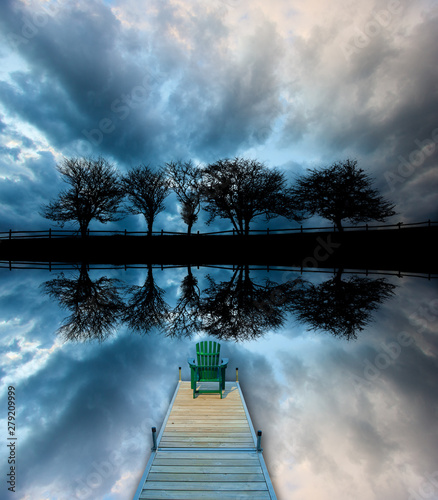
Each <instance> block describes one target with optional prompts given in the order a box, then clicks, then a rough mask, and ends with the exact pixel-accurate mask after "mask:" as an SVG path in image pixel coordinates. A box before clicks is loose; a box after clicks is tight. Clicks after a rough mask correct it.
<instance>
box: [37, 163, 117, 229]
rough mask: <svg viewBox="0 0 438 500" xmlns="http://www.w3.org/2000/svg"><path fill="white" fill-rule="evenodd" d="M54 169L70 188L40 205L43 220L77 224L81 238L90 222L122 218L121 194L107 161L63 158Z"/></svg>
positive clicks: (114, 171) (112, 169)
mask: <svg viewBox="0 0 438 500" xmlns="http://www.w3.org/2000/svg"><path fill="white" fill-rule="evenodd" d="M56 168H57V170H58V172H59V173H60V174H61V175H62V177H63V180H64V181H65V182H67V183H68V184H69V185H70V189H66V190H63V191H61V193H59V195H58V198H57V199H56V200H54V201H52V202H50V203H49V204H47V205H44V206H43V208H42V211H41V215H42V216H43V217H45V218H46V219H50V220H53V221H56V222H58V223H60V225H61V227H63V226H64V224H65V223H66V222H69V221H74V222H77V223H79V228H80V231H81V235H82V236H86V234H87V230H88V226H89V224H90V222H91V221H92V220H93V219H96V220H97V221H99V222H103V223H105V222H109V221H116V220H120V219H121V218H122V215H121V214H120V212H119V211H118V208H119V205H120V202H121V201H122V199H123V197H124V193H123V190H122V186H121V184H120V178H119V175H118V173H117V171H116V169H115V168H114V167H113V165H111V164H110V163H109V162H108V161H107V160H105V159H104V158H102V157H99V158H98V159H97V160H93V159H88V158H65V159H64V161H63V162H62V163H60V164H58V165H57V167H56Z"/></svg>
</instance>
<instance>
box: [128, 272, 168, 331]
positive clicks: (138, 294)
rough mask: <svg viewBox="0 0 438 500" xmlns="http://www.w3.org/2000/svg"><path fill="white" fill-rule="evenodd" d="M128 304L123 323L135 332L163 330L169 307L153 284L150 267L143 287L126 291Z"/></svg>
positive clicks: (161, 290)
mask: <svg viewBox="0 0 438 500" xmlns="http://www.w3.org/2000/svg"><path fill="white" fill-rule="evenodd" d="M127 292H128V303H127V304H126V305H125V307H124V311H123V321H124V322H126V324H127V325H128V326H129V327H130V328H132V330H134V331H136V332H142V333H146V332H148V331H149V330H150V329H151V328H154V327H155V328H163V327H164V322H165V320H166V319H167V317H168V314H169V306H168V304H167V303H166V302H165V301H164V300H163V296H164V294H165V292H164V290H163V289H162V288H160V287H158V286H157V285H156V284H155V281H154V276H153V272H152V265H151V264H149V265H148V273H147V276H146V280H145V282H144V284H143V286H132V287H129V288H128V290H127Z"/></svg>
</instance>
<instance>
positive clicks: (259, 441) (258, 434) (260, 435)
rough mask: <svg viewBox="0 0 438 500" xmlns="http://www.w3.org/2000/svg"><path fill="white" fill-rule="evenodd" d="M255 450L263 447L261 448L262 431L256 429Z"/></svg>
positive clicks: (260, 449)
mask: <svg viewBox="0 0 438 500" xmlns="http://www.w3.org/2000/svg"><path fill="white" fill-rule="evenodd" d="M257 451H263V448H262V431H257Z"/></svg>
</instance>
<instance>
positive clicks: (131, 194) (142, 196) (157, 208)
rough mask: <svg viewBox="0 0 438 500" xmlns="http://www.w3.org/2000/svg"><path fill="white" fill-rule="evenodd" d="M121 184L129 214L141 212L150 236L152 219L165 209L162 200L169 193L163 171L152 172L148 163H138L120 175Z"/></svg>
mask: <svg viewBox="0 0 438 500" xmlns="http://www.w3.org/2000/svg"><path fill="white" fill-rule="evenodd" d="M122 184H123V188H124V191H125V193H126V196H127V197H128V200H129V203H128V204H127V205H126V210H127V211H128V212H129V213H131V214H143V216H144V218H145V220H146V224H147V227H148V235H149V236H150V235H151V234H152V227H153V223H154V220H155V218H156V216H157V215H158V214H159V213H160V212H162V211H163V210H164V209H165V206H164V203H163V202H164V200H165V198H166V197H167V195H168V194H169V182H168V180H167V178H166V174H165V172H164V171H163V170H157V171H156V172H154V171H153V170H152V169H151V168H150V167H149V166H148V165H140V166H138V167H135V168H133V169H131V170H129V171H128V172H127V173H126V175H124V176H123V177H122Z"/></svg>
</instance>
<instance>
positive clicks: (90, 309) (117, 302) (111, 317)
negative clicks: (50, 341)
mask: <svg viewBox="0 0 438 500" xmlns="http://www.w3.org/2000/svg"><path fill="white" fill-rule="evenodd" d="M119 283H120V282H119V280H117V279H110V278H107V277H102V278H99V279H98V280H96V281H92V280H91V279H90V277H89V275H88V271H87V266H86V264H81V268H80V271H79V275H78V276H76V277H74V278H66V277H65V276H64V275H63V274H62V275H61V277H60V278H55V279H53V280H50V281H47V282H46V283H44V284H43V289H44V292H45V293H47V294H48V295H50V296H51V297H53V298H55V299H56V300H57V301H58V302H59V304H60V306H61V307H62V308H64V309H68V310H70V311H72V314H71V315H70V316H68V317H67V318H65V320H64V321H63V323H62V325H61V326H60V328H59V329H58V331H57V333H58V334H59V335H61V336H62V337H63V338H64V339H65V340H75V341H83V340H92V339H97V340H99V341H103V340H105V339H106V338H108V337H109V336H110V335H112V334H113V333H114V331H115V329H116V327H117V326H118V324H119V322H120V319H121V315H122V312H123V309H124V303H123V300H122V299H121V297H120V295H119V292H118V290H117V288H118V287H119Z"/></svg>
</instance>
